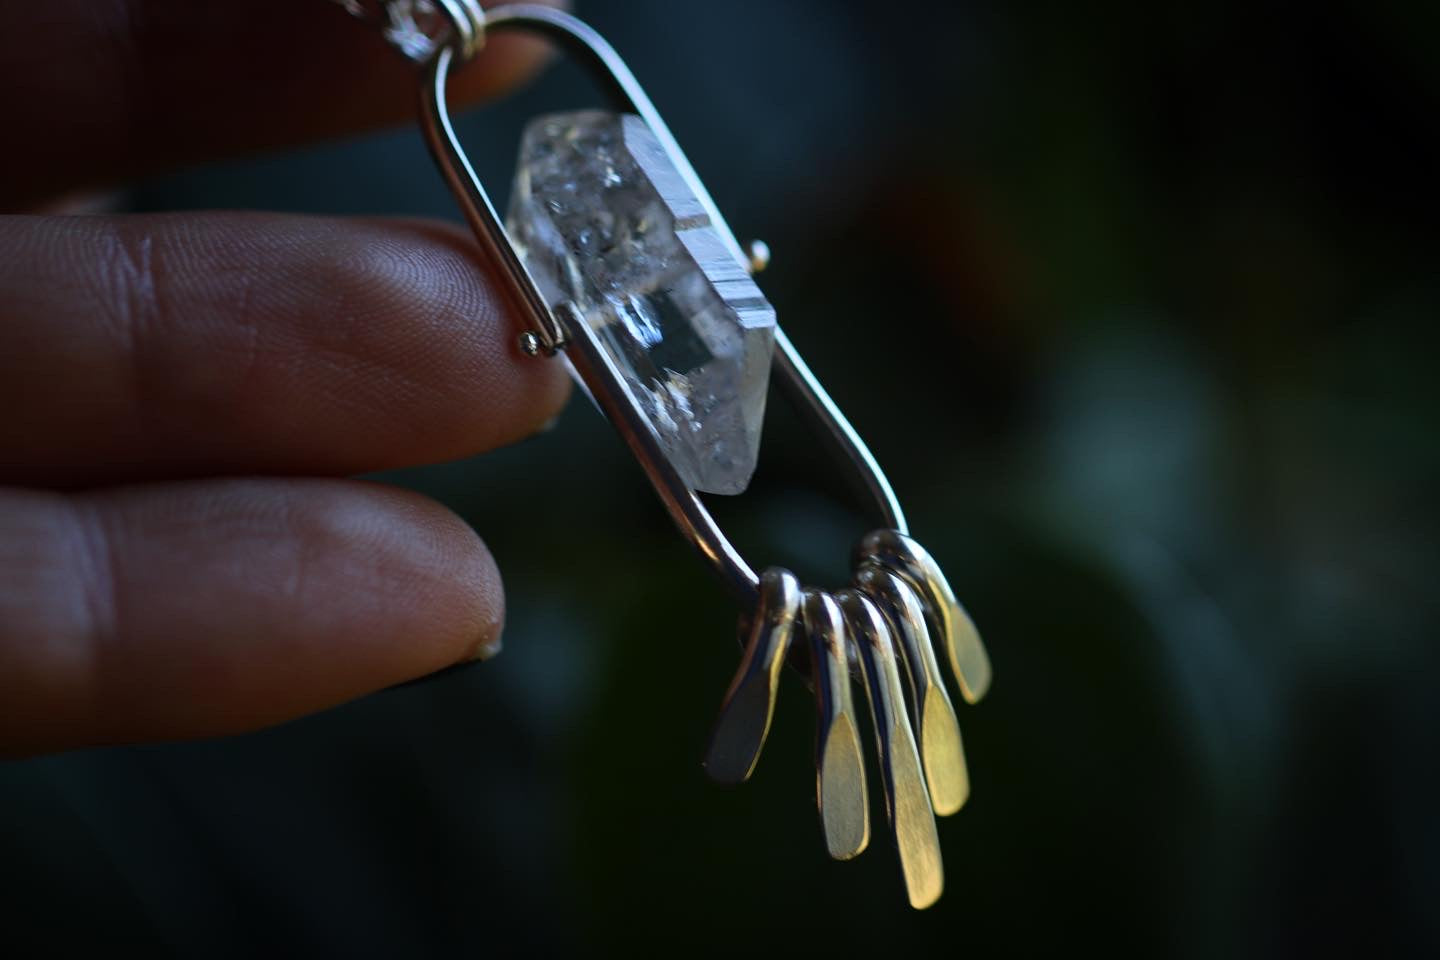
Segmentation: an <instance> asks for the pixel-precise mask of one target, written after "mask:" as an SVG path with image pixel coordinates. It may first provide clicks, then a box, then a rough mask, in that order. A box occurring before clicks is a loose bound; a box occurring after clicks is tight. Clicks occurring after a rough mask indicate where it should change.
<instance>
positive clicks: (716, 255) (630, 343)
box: [507, 111, 775, 494]
mask: <svg viewBox="0 0 1440 960" xmlns="http://www.w3.org/2000/svg"><path fill="white" fill-rule="evenodd" d="M507 229H508V230H509V233H510V237H511V240H512V241H513V242H514V243H515V244H516V246H517V247H518V249H519V251H520V255H521V257H522V258H523V259H524V261H525V264H526V266H527V267H528V268H529V270H530V273H531V274H532V275H533V276H534V278H535V281H536V283H538V284H539V285H540V289H541V291H542V292H543V293H544V294H545V297H546V299H547V300H548V301H549V302H550V303H551V304H552V305H553V304H558V303H560V302H562V301H564V300H570V301H571V302H573V303H574V304H575V306H577V307H578V308H579V309H580V312H581V313H582V314H584V316H585V319H586V321H587V322H588V323H589V324H590V327H591V329H593V330H594V331H596V333H598V334H599V337H598V339H599V341H600V343H601V345H602V346H603V347H604V349H605V350H606V351H607V352H608V353H609V355H610V356H611V358H613V360H614V361H615V364H616V366H617V367H618V368H619V369H620V371H621V373H622V374H623V375H624V377H625V380H626V382H627V384H628V385H629V387H630V390H631V392H632V393H633V394H634V395H635V397H636V399H637V401H638V402H639V403H640V405H641V407H642V408H643V409H644V412H645V415H646V417H647V418H648V419H649V421H650V424H651V425H652V426H653V427H654V429H655V433H656V435H657V436H658V437H659V439H660V444H661V446H662V448H663V449H664V451H665V453H666V455H667V456H668V457H669V458H670V462H671V463H672V464H674V466H675V469H676V470H677V471H678V472H679V474H680V476H681V477H682V478H683V479H684V480H685V482H686V483H688V484H689V485H690V486H691V487H693V488H694V489H696V490H700V491H703V492H706V493H719V494H734V493H740V492H741V491H743V490H744V489H745V487H746V486H747V485H748V484H749V482H750V477H751V475H752V474H753V473H754V472H755V463H756V458H757V457H758V455H759V449H760V427H761V423H762V421H763V420H764V416H765V396H766V392H767V389H768V384H769V377H770V357H771V354H772V353H773V351H774V344H775V311H774V310H773V309H772V308H771V307H770V304H769V303H767V302H766V300H765V298H764V296H763V295H762V294H761V293H760V289H759V288H758V287H757V286H755V283H754V281H753V280H751V279H750V276H749V274H748V273H747V272H746V271H745V269H744V267H743V266H742V265H741V264H740V263H739V262H738V261H737V260H736V259H735V257H734V256H733V255H732V254H731V253H730V251H729V249H728V248H727V247H726V245H725V243H724V242H723V241H722V240H721V238H720V234H719V232H718V231H717V230H716V229H715V226H714V224H713V223H711V220H710V217H709V216H708V215H707V214H706V213H705V211H704V209H703V207H702V205H701V203H700V201H699V200H698V199H697V198H696V196H695V193H694V192H693V191H692V190H691V189H690V187H689V185H688V184H687V183H686V182H685V179H684V178H683V177H682V176H681V175H680V173H679V172H678V171H677V170H676V169H675V167H674V165H673V164H672V163H671V162H670V159H669V157H668V156H667V155H666V153H665V151H664V149H663V148H662V147H661V146H660V144H659V142H658V141H657V140H656V139H655V136H654V134H653V133H652V132H651V131H650V128H649V127H648V126H646V125H645V123H644V121H642V120H641V119H640V118H639V117H637V116H634V115H631V114H615V113H606V112H602V111H583V112H579V113H566V114H554V115H550V116H544V117H540V118H538V119H537V120H535V121H533V122H532V123H531V124H530V126H529V127H528V128H526V131H525V135H524V138H523V140H522V141H521V146H520V164H519V171H518V173H517V174H516V181H515V187H514V191H513V193H512V195H511V201H510V213H509V217H508V221H507Z"/></svg>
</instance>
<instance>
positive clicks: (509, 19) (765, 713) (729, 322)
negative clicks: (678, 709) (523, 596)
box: [336, 0, 991, 908]
mask: <svg viewBox="0 0 1440 960" xmlns="http://www.w3.org/2000/svg"><path fill="white" fill-rule="evenodd" d="M336 2H339V3H341V4H342V5H343V6H345V7H346V8H347V9H348V10H349V11H350V12H351V13H353V14H356V15H357V16H361V17H364V18H366V19H368V20H370V21H371V22H373V23H375V24H376V25H377V26H378V27H379V28H380V29H381V30H382V32H383V33H384V35H385V37H386V39H387V40H389V42H390V43H391V45H392V46H394V47H395V48H396V49H397V50H399V51H400V52H401V53H402V54H403V55H405V56H406V57H408V58H409V59H411V60H412V61H414V62H415V63H416V64H417V65H418V66H419V67H420V69H421V71H422V79H421V85H420V92H421V111H420V113H421V123H422V126H423V129H424V132H425V135H426V139H427V141H428V143H429V145H430V148H431V151H432V153H433V154H434V157H435V160H436V163H437V165H438V166H439V168H440V171H441V173H442V174H443V175H444V176H445V179H446V181H447V182H448V184H449V186H450V188H451V190H452V192H453V193H454V194H455V197H456V199H457V200H458V202H459V205H460V207H461V209H462V211H463V212H464V214H465V217H466V220H467V221H468V222H469V224H470V226H471V228H472V229H473V230H474V231H475V234H476V237H477V238H478V239H479V241H480V244H481V246H482V248H483V250H484V252H485V254H486V255H487V256H488V257H489V258H491V259H492V261H493V262H494V264H495V265H496V266H497V267H498V268H499V272H500V273H501V274H502V275H504V276H506V277H508V278H509V279H510V282H511V291H510V292H511V294H512V296H513V299H514V302H515V305H516V307H517V309H518V312H519V313H520V314H521V316H522V317H524V318H525V323H526V328H525V329H524V330H523V331H521V332H520V334H519V336H520V344H521V347H522V349H523V350H524V352H525V353H527V354H528V355H530V356H532V357H535V358H536V360H535V362H537V363H539V362H556V361H555V360H554V359H551V358H557V357H558V358H563V360H564V361H565V362H568V363H569V365H570V368H571V370H572V372H573V374H574V376H575V377H576V379H577V380H578V381H579V383H580V384H581V386H582V387H583V388H584V389H585V391H586V392H587V393H588V394H589V395H590V397H591V399H592V400H593V401H594V402H595V404H596V406H597V407H599V409H600V410H601V412H602V413H604V415H605V416H606V417H607V418H608V419H609V420H610V422H611V423H612V424H613V425H614V426H615V428H616V430H617V431H618V432H619V433H620V436H621V437H622V438H623V439H624V441H625V442H626V444H627V445H628V446H629V448H630V450H631V452H632V453H633V454H634V456H635V457H636V459H637V460H638V461H639V462H640V464H641V466H642V467H644V469H645V472H646V474H647V476H648V477H649V479H650V481H651V483H652V484H653V486H654V487H655V491H656V493H657V494H658V495H659V497H660V500H661V501H662V503H663V504H664V505H665V507H666V509H667V510H668V511H669V513H670V516H671V518H672V519H673V520H674V522H675V525H676V527H677V528H678V529H679V530H680V532H681V534H682V535H683V536H684V537H685V538H686V539H687V540H689V541H690V542H691V544H692V545H694V546H695V547H696V548H697V549H698V550H699V552H700V554H701V555H702V556H703V557H704V558H705V559H706V560H707V561H708V562H709V564H710V566H711V567H712V568H713V569H714V571H715V573H716V574H718V575H719V577H720V579H721V581H722V582H723V583H724V584H725V585H726V586H727V587H728V588H729V589H730V590H731V592H732V593H733V594H734V595H735V597H736V599H737V601H738V602H739V604H740V608H741V611H742V612H741V617H740V634H741V639H742V644H743V652H742V655H741V659H740V664H739V668H738V670H737V672H736V674H735V676H734V679H733V680H732V682H731V684H730V687H729V690H728V692H727V693H726V694H725V697H724V699H723V701H722V704H721V708H720V716H719V719H718V720H717V721H716V724H715V727H714V730H713V733H712V735H711V740H710V744H709V748H708V751H707V753H706V756H705V769H706V772H707V773H708V774H709V775H710V776H711V777H712V778H713V779H715V780H717V781H719V782H721V783H741V782H744V781H745V780H747V779H749V777H750V775H751V773H752V772H753V771H754V769H755V766H756V764H757V762H758V760H759V757H760V752H761V749H762V747H763V746H764V743H765V738H766V735H767V733H768V732H769V728H770V722H771V718H772V716H773V714H774V708H775V700H776V696H777V694H778V690H779V685H780V678H781V673H782V670H783V667H784V665H785V663H786V661H787V657H788V656H789V654H790V651H791V647H792V644H797V643H798V644H801V645H802V646H803V647H804V648H805V649H807V650H808V653H809V660H810V667H811V676H810V679H811V681H812V684H813V688H814V691H815V705H816V737H815V765H816V790H817V801H818V806H819V813H820V823H821V832H822V836H823V839H824V842H825V846H826V849H827V851H828V852H829V853H830V855H831V856H832V857H835V858H836V859H840V860H845V859H849V858H851V857H854V856H856V855H858V854H859V853H861V852H862V851H863V850H864V849H865V847H866V846H867V845H868V843H869V838H870V811H869V801H868V791H867V786H866V771H865V764H864V758H863V748H862V746H861V742H860V739H861V738H860V727H861V725H862V724H861V721H860V719H859V717H858V716H857V710H856V708H855V698H854V696H853V688H854V686H856V685H857V684H856V683H854V682H852V678H853V680H855V681H858V686H859V687H860V689H861V690H862V691H863V692H864V699H865V700H866V702H867V703H868V706H869V714H870V718H871V726H872V729H873V731H874V739H875V745H876V750H877V754H878V764H877V767H876V769H877V770H878V773H879V776H880V783H881V786H882V790H881V794H882V796H883V797H884V799H885V812H886V817H887V821H888V823H889V825H890V831H889V832H890V834H891V836H892V838H893V840H894V845H895V848H896V851H897V853H898V856H899V861H900V867H901V873H902V876H903V878H904V882H905V887H906V892H907V894H908V897H909V901H910V903H911V905H912V906H914V907H916V908H924V907H927V906H929V905H930V904H932V903H934V902H935V900H936V899H937V898H938V897H939V896H940V893H941V889H942V887H943V884H944V879H943V868H942V864H941V856H940V844H939V839H938V836H937V831H936V824H935V817H936V815H939V816H947V815H949V814H952V813H955V812H956V811H957V810H959V809H960V808H961V807H962V806H963V805H964V803H965V801H966V799H967V797H968V796H969V792H970V783H969V776H968V774H967V771H966V765H965V756H964V749H963V746H962V741H961V735H960V727H959V724H958V722H957V720H956V713H955V709H954V706H953V702H952V700H951V698H950V694H949V692H948V690H947V685H946V682H945V678H944V675H943V672H942V667H941V658H942V655H943V659H944V661H945V663H946V665H947V666H948V667H949V668H950V672H951V673H952V674H953V676H954V678H955V681H956V684H957V687H958V690H959V692H960V695H961V697H962V698H963V699H964V700H965V701H966V702H967V703H971V704H973V703H976V702H978V701H979V700H980V699H981V697H983V696H984V695H985V692H986V690H987V689H988V688H989V686H990V677H991V669H990V661H989V658H988V656H987V654H986V652H985V648H984V645H983V644H982V643H981V641H980V636H979V634H978V633H977V632H976V630H975V625H974V624H973V623H972V622H971V620H970V618H969V616H968V615H967V614H966V613H965V610H964V608H963V607H962V606H961V605H960V603H959V601H958V600H957V599H956V597H955V594H954V592H953V591H952V590H951V588H950V586H949V584H948V583H947V582H946V580H945V577H944V574H942V573H941V571H940V567H939V566H938V565H937V564H936V562H935V560H934V558H932V557H931V556H930V554H929V553H927V552H926V551H925V549H924V548H923V547H921V546H920V544H919V543H917V542H916V541H915V540H913V539H911V537H910V536H909V534H908V529H907V526H906V523H905V518H904V513H903V511H902V510H901V507H900V504H899V501H898V500H897V499H896V497H895V494H894V491H893V490H892V489H891V488H890V484H889V482H888V481H887V480H886V478H885V475H884V474H883V473H882V472H881V471H880V468H879V466H878V465H877V464H876V463H875V460H874V458H873V457H872V456H871V454H870V451H869V450H868V449H867V448H866V447H865V444H864V442H863V441H862V440H861V439H860V437H859V436H858V435H857V434H856V433H855V431H854V429H853V428H852V427H851V426H850V424H849V422H848V421H847V420H846V419H845V417H844V415H843V414H841V412H840V410H839V408H838V407H836V405H835V403H834V402H833V401H832V400H831V399H830V397H829V395H828V394H827V393H826V392H825V390H824V388H823V387H822V386H821V385H820V382H819V380H817V379H816V377H815V376H814V374H813V373H812V372H811V371H810V369H809V368H808V367H807V366H806V365H805V362H804V360H803V359H802V358H801V357H800V354H799V353H798V352H797V351H796V350H795V347H794V346H793V345H792V344H791V343H790V341H789V339H788V338H787V337H786V336H785V333H784V331H783V330H782V329H781V328H780V327H779V326H778V325H777V324H776V320H775V311H774V309H773V308H772V307H771V306H770V304H769V303H768V302H767V301H766V299H765V296H764V294H763V293H761V291H760V288H759V287H758V286H757V284H756V283H755V280H754V276H753V275H754V274H755V273H757V272H758V271H759V270H761V269H763V267H764V266H765V262H766V261H767V259H768V252H767V251H765V250H764V249H763V246H761V245H757V246H755V247H752V249H751V251H750V252H749V253H748V254H747V253H746V252H745V251H744V250H742V249H741V247H740V245H739V244H738V243H737V242H736V240H735V236H734V234H732V233H731V232H730V228H729V227H728V226H727V225H726V223H725V220H724V218H723V217H722V216H721V215H720V212H719V211H718V210H717V209H716V208H715V204H714V202H713V201H712V200H711V199H710V196H709V194H708V193H707V192H706V191H705V188H704V186H703V185H702V184H701V182H700V180H699V178H698V177H697V176H696V175H695V172H694V170H693V168H691V166H690V164H689V162H688V161H687V160H686V158H685V155H684V154H683V153H682V152H681V151H680V148H679V146H678V145H677V144H676V143H675V140H674V138H673V137H672V136H671V135H670V132H669V130H668V128H667V127H666V126H665V124H664V121H663V120H662V119H661V118H660V115H659V114H658V113H657V112H656V110H655V107H654V105H653V104H651V102H650V99H649V97H647V96H646V94H645V92H644V90H643V89H642V88H641V86H640V85H639V83H638V82H637V81H636V80H635V78H634V76H633V75H632V74H631V73H630V71H629V70H628V69H627V68H626V66H625V64H624V63H623V62H622V61H621V60H620V58H619V56H618V55H617V54H616V53H615V51H614V50H613V49H612V48H611V47H610V46H609V44H607V43H606V42H605V40H604V39H603V38H601V37H600V36H599V35H598V34H597V33H595V31H594V30H592V29H591V28H589V27H588V26H586V25H585V24H584V23H583V22H581V21H580V20H577V19H576V18H575V17H573V16H571V15H569V14H566V13H563V12H560V11H558V10H555V9H554V8H551V7H546V6H538V5H527V4H509V5H505V6H499V7H495V8H493V9H491V10H489V11H485V10H483V9H482V8H481V7H480V4H479V2H478V0H336ZM514 29H524V30H531V31H535V32H538V33H540V34H542V35H545V36H547V37H549V38H550V39H552V40H554V41H556V42H557V43H559V44H560V45H561V46H563V47H564V48H565V49H567V50H568V51H570V52H571V53H573V54H575V55H577V56H579V57H581V58H582V59H584V60H585V61H587V62H588V63H589V65H590V66H591V67H593V68H594V69H595V70H596V71H597V73H598V75H599V77H600V78H601V81H602V83H603V84H604V86H605V87H606V89H607V90H609V91H610V92H611V93H612V95H613V99H614V101H615V106H616V109H615V110H614V111H597V110H587V111H580V112H574V113H563V114H554V115H548V116H543V117H539V118H537V119H535V120H534V121H532V122H531V123H530V125H529V126H528V127H527V129H526V131H525V134H524V137H523V139H522V144H521V149H520V159H519V165H518V169H517V172H516V180H515V185H514V189H513V191H512V201H511V205H510V209H509V212H508V217H507V219H506V222H505V223H503V224H502V221H501V219H500V217H499V215H498V213H497V212H496V210H495V208H494V206H493V205H492V204H491V202H490V199H489V196H488V195H487V194H486V192H485V189H484V187H483V186H482V185H481V184H480V182H479V180H478V179H477V177H476V176H475V173H474V170H473V168H472V167H471V165H470V162H469V160H468V158H467V157H466V155H465V151H464V149H463V148H462V147H461V146H460V143H459V141H458V139H457V138H456V135H455V131H454V128H453V126H452V125H451V121H450V115H449V110H448V107H447V104H446V99H445V88H446V82H447V80H448V78H449V76H450V74H451V73H452V72H454V71H455V70H457V69H459V68H460V67H462V66H463V65H465V64H466V63H468V62H469V61H470V60H472V59H473V58H475V57H476V56H477V55H480V51H481V48H482V47H483V45H484V41H485V38H486V36H487V35H488V34H489V33H491V32H494V31H498V30H514ZM771 382H774V383H776V384H778V385H779V386H780V387H781V388H782V389H783V390H784V391H785V392H786V393H787V395H788V396H789V398H790V399H791V400H792V401H793V402H795V403H796V405H797V407H798V408H799V409H800V410H801V412H802V413H803V414H804V415H805V416H806V418H807V420H808V422H809V423H810V424H811V426H812V427H813V428H814V430H815V431H816V433H817V434H819V435H820V436H821V437H822V439H824V440H825V441H827V442H828V443H829V445H830V446H831V447H833V448H834V450H835V452H836V454H837V456H838V459H839V460H840V461H841V462H842V463H843V464H845V465H846V466H848V468H849V469H851V470H852V471H853V472H854V473H855V475H856V479H857V480H858V481H859V483H860V486H861V487H862V488H863V489H864V490H865V491H866V492H867V496H868V499H869V500H870V501H871V506H872V508H873V512H874V515H875V519H876V522H877V529H876V530H875V531H874V532H872V533H870V534H869V535H867V536H865V537H864V538H862V539H861V540H860V542H859V544H858V545H857V546H856V549H855V552H854V556H853V558H852V559H853V564H854V575H853V578H852V581H851V583H850V584H849V585H848V586H847V587H845V588H844V589H841V590H835V591H827V590H820V589H814V588H809V587H806V586H804V585H802V584H801V583H800V582H799V580H797V578H796V577H795V575H794V574H792V573H790V572H789V571H787V570H783V569H780V568H778V567H769V568H765V569H763V570H762V571H761V572H760V573H756V572H755V568H754V567H752V566H751V565H750V564H749V563H748V562H747V561H746V560H745V558H744V557H742V556H741V555H740V553H739V552H738V551H737V550H736V549H735V547H734V546H733V545H732V544H731V543H730V541H729V540H728V539H727V538H726V537H725V534H724V532H723V531H722V530H721V529H720V527H719V526H718V524H717V523H716V522H715V520H714V518H713V517H712V516H711V514H710V512H709V511H708V510H707V509H706V507H705V505H704V503H703V502H702V501H701V499H700V496H699V495H700V494H701V493H706V494H713V495H731V494H738V493H740V492H742V491H743V490H744V489H745V488H746V486H747V485H748V484H749V482H750V477H751V475H752V474H753V473H754V470H755V464H756V461H757V459H758V455H759V449H760V438H761V426H762V422H763V420H764V414H765V404H766V399H767V396H768V392H769V384H770V383H771ZM937 648H938V650H939V651H940V653H937Z"/></svg>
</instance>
